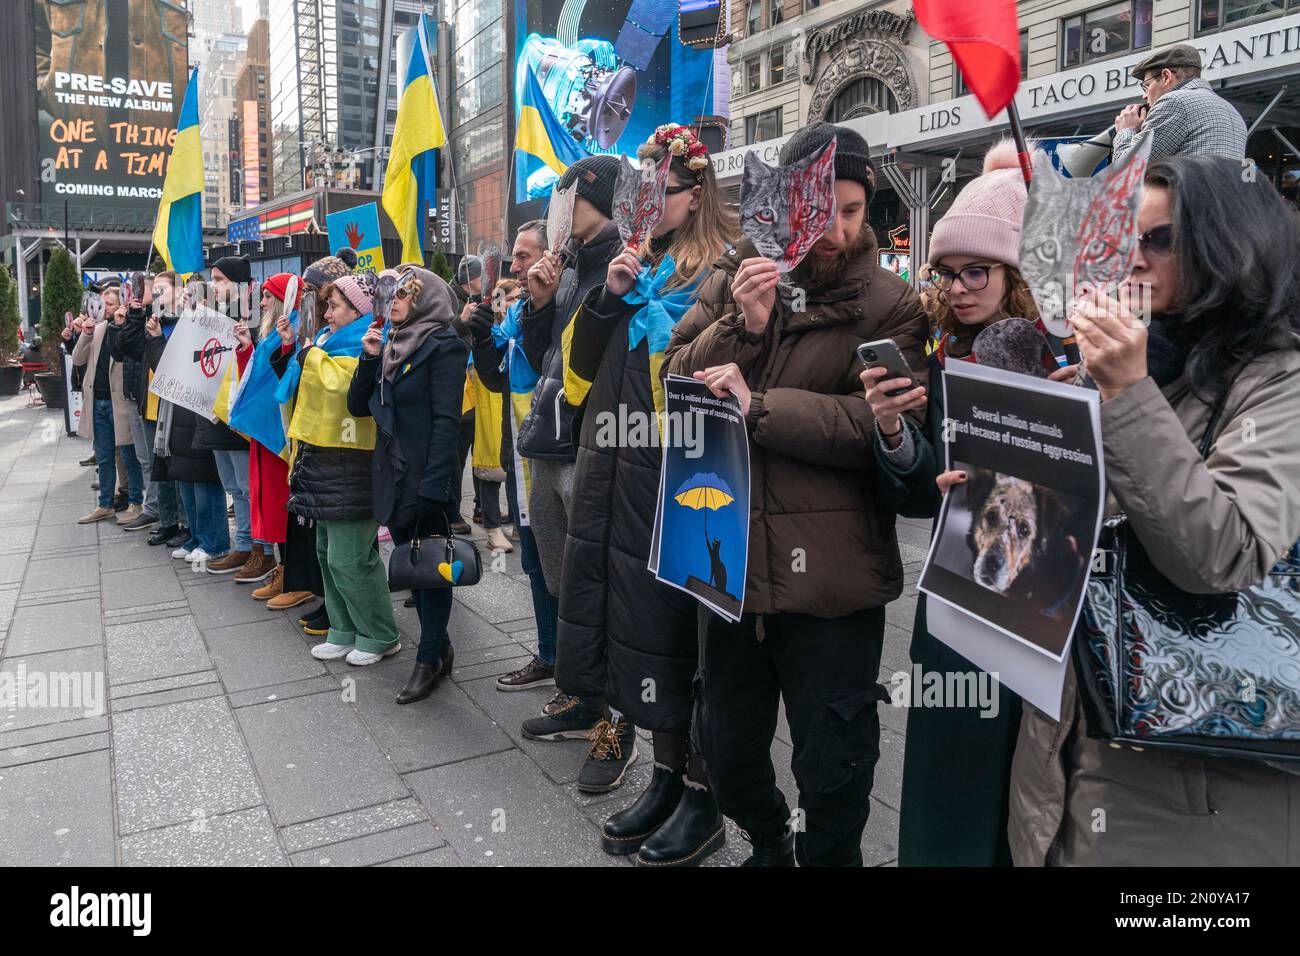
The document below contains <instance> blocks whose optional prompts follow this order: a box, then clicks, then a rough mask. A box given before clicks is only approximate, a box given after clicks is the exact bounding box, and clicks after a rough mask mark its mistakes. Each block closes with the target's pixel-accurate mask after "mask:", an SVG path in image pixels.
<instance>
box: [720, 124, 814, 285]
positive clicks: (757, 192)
mask: <svg viewBox="0 0 1300 956" xmlns="http://www.w3.org/2000/svg"><path fill="white" fill-rule="evenodd" d="M834 216H835V140H834V139H831V140H830V141H829V142H828V143H827V144H826V145H825V146H823V147H822V148H821V149H820V150H819V151H818V152H816V153H813V154H812V155H811V156H807V157H805V158H804V159H801V160H799V161H798V162H796V163H791V164H790V165H788V166H780V167H776V168H773V167H771V166H768V165H767V164H766V163H764V162H763V161H762V160H761V159H759V158H758V157H757V156H756V155H754V154H753V153H746V154H745V173H744V177H743V178H742V179H741V182H740V228H741V230H742V231H743V232H744V233H745V235H746V236H748V237H749V240H750V241H751V242H752V243H754V248H755V249H757V250H758V252H759V255H761V256H764V257H766V258H768V259H771V260H772V261H773V262H775V263H776V265H777V268H778V269H779V270H780V271H781V272H782V273H783V274H784V273H787V272H789V271H790V270H791V269H793V268H794V267H795V266H797V265H798V264H799V263H800V262H802V261H803V257H804V256H806V255H807V254H808V250H809V249H811V248H812V247H813V245H814V244H816V242H817V240H818V239H820V238H821V237H822V236H823V235H825V233H826V227H827V226H829V225H830V223H831V219H833V218H834Z"/></svg>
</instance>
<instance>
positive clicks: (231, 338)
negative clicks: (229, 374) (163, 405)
mask: <svg viewBox="0 0 1300 956" xmlns="http://www.w3.org/2000/svg"><path fill="white" fill-rule="evenodd" d="M234 327H235V323H234V322H233V321H232V320H231V319H228V318H226V316H224V315H222V314H221V313H220V312H217V311H214V310H213V309H209V308H207V307H206V306H198V307H196V308H189V309H186V310H185V311H184V312H182V313H181V315H180V319H179V320H178V321H177V323H176V328H175V330H174V331H173V332H172V334H171V337H170V338H169V339H168V340H167V347H166V348H165V349H164V350H163V354H162V358H161V359H160V360H159V362H158V368H157V369H156V370H155V371H154V374H153V382H152V383H150V385H149V391H150V392H152V393H153V394H155V395H157V396H158V397H159V398H161V399H163V400H165V401H168V402H171V403H172V404H173V405H179V406H181V407H182V408H188V409H189V410H190V411H192V412H194V413H195V414H196V415H202V416H203V417H204V418H206V419H207V420H208V421H210V422H213V421H216V420H217V419H216V415H215V414H214V412H213V410H212V409H213V405H214V404H215V403H216V399H217V391H218V389H220V388H221V383H222V380H223V379H224V378H225V375H226V369H227V367H228V366H229V364H230V362H231V361H233V358H234V354H235V348H236V347H237V344H238V343H237V342H236V341H235V334H234Z"/></svg>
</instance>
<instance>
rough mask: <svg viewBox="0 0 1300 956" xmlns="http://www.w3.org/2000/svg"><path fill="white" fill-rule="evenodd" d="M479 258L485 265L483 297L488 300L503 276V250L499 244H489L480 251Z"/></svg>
mask: <svg viewBox="0 0 1300 956" xmlns="http://www.w3.org/2000/svg"><path fill="white" fill-rule="evenodd" d="M478 258H479V262H480V263H482V265H483V298H484V300H487V299H490V298H491V296H492V290H493V289H495V288H496V287H497V280H498V279H500V278H501V258H502V257H501V250H500V248H498V247H497V246H489V247H488V248H487V249H485V250H484V251H482V252H480V253H479V255H478Z"/></svg>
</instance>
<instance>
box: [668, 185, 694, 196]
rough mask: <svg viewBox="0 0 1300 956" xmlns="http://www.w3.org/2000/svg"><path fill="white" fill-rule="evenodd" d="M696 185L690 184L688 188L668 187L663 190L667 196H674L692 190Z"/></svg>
mask: <svg viewBox="0 0 1300 956" xmlns="http://www.w3.org/2000/svg"><path fill="white" fill-rule="evenodd" d="M696 185H698V184H692V185H690V186H669V187H668V188H667V189H665V190H664V193H665V194H667V195H669V196H676V195H677V194H678V193H684V192H687V191H689V190H692V189H694V188H695V186H696Z"/></svg>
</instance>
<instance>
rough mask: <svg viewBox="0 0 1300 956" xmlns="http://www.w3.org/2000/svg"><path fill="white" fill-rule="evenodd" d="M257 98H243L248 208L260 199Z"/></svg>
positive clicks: (245, 180) (246, 202) (245, 179)
mask: <svg viewBox="0 0 1300 956" xmlns="http://www.w3.org/2000/svg"><path fill="white" fill-rule="evenodd" d="M257 133H258V130H257V100H244V157H243V165H244V206H245V208H249V207H252V206H256V205H257V204H258V203H260V202H261V201H262V173H261V167H260V159H259V157H258V146H259V145H260V142H259V139H258V135H257Z"/></svg>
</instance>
